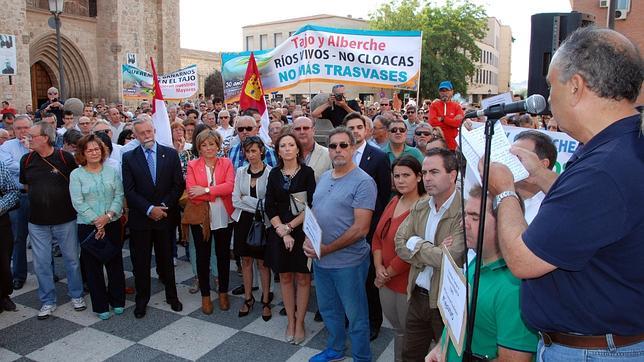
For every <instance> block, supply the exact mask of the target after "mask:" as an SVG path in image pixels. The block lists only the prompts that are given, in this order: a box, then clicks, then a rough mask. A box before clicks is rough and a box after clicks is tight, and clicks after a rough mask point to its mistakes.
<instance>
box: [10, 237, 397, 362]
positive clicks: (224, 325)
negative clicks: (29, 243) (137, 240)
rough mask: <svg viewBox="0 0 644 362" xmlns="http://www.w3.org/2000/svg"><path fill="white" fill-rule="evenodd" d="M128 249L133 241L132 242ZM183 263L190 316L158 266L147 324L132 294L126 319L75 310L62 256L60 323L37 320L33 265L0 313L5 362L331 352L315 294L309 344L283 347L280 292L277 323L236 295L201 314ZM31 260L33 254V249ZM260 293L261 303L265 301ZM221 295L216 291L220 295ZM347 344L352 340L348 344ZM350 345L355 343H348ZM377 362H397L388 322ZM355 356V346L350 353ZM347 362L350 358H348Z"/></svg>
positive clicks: (270, 357) (181, 281)
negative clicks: (166, 287) (171, 297)
mask: <svg viewBox="0 0 644 362" xmlns="http://www.w3.org/2000/svg"><path fill="white" fill-rule="evenodd" d="M126 245H127V243H126ZM179 253H180V259H179V263H178V265H177V267H176V268H175V274H176V280H177V292H178V294H179V299H180V300H181V302H182V303H183V311H181V312H174V311H172V310H171V309H170V306H169V305H168V304H166V303H165V301H164V299H165V298H164V292H163V285H162V284H161V283H160V282H159V280H158V279H157V278H156V276H157V275H156V270H155V265H154V258H153V260H152V271H151V273H152V275H153V280H152V298H151V300H150V303H149V305H148V309H147V314H146V316H145V318H143V319H135V318H134V314H133V309H134V296H133V295H127V300H126V310H125V313H124V314H123V315H120V316H112V318H111V319H109V320H106V321H102V320H100V319H98V318H97V317H96V315H95V314H94V313H92V312H91V305H90V302H91V301H90V298H89V294H88V295H86V296H85V300H86V302H87V303H88V308H87V310H85V311H83V312H76V311H74V310H73V308H72V306H71V303H70V298H69V297H68V296H67V288H66V284H65V281H66V280H65V279H63V278H64V273H65V268H64V265H63V263H62V260H61V259H62V258H55V263H56V274H57V275H58V276H60V277H61V281H60V282H58V283H56V290H57V296H58V309H57V310H56V311H55V312H54V314H53V317H50V318H49V319H47V320H43V321H40V320H37V318H36V314H37V312H38V309H39V308H40V306H41V305H40V300H39V299H38V291H37V281H36V278H35V276H34V275H33V273H32V271H33V269H32V264H31V262H30V263H29V268H30V269H29V270H30V273H29V276H28V278H27V282H26V283H25V286H24V287H23V288H22V289H20V290H18V291H15V292H14V294H13V295H12V296H11V297H12V300H13V301H14V302H15V303H16V304H17V306H18V311H17V312H6V311H5V312H2V313H0V362H4V361H15V360H18V361H31V360H33V361H65V362H69V361H103V360H108V361H137V362H142V361H152V360H154V361H184V360H200V361H244V362H251V361H308V358H309V357H311V356H313V355H314V354H316V353H318V352H319V351H320V350H322V349H324V347H325V345H326V338H327V333H326V329H325V328H324V323H320V322H315V321H314V320H313V316H314V313H315V310H316V309H317V305H316V298H315V288H312V292H311V300H310V302H309V308H308V312H307V315H306V328H307V339H306V340H305V342H304V343H302V345H300V346H295V345H291V344H289V343H286V342H284V340H283V339H284V331H285V329H286V317H284V316H280V315H279V310H280V309H281V307H282V305H281V294H280V290H279V284H277V285H275V286H274V289H275V290H274V292H275V302H274V303H276V304H275V305H274V306H273V318H272V319H271V320H270V321H269V322H264V321H263V320H262V318H261V304H260V303H256V305H255V307H254V308H253V310H252V312H251V313H250V314H249V315H248V316H246V317H243V318H239V317H237V311H238V310H239V308H240V307H241V305H242V303H243V298H241V297H236V296H232V295H231V296H230V304H231V308H230V310H229V311H226V312H222V311H220V310H219V309H218V308H217V306H218V303H217V301H216V300H215V301H214V304H215V311H214V313H213V314H211V315H205V314H203V313H202V312H201V298H200V295H199V293H197V294H189V293H188V289H189V286H190V285H191V284H192V282H193V278H194V277H193V275H192V270H191V267H190V263H189V262H188V261H187V258H186V257H185V255H183V254H184V253H183V248H182V247H179ZM28 258H29V259H28V260H29V261H30V260H31V252H30V251H29V257H28ZM123 258H124V259H123V262H124V268H125V274H126V285H127V286H134V277H133V276H132V264H131V261H130V257H129V250H128V249H127V248H125V249H124V250H123ZM239 284H241V278H240V277H239V276H238V275H237V273H236V272H235V267H234V266H233V267H231V281H230V285H231V288H234V287H235V286H237V285H239ZM258 294H259V293H258V292H255V298H256V299H257V298H258V296H259V295H258ZM213 296H216V293H213ZM347 343H348V342H347ZM348 345H349V343H348ZM371 350H372V353H373V357H374V361H393V359H394V354H393V331H392V330H391V326H390V325H389V324H388V323H387V321H386V320H385V324H384V325H383V328H382V329H381V332H380V336H379V337H378V339H376V340H375V341H373V342H372V343H371ZM347 356H350V346H349V347H348V348H347ZM347 360H351V359H350V358H347Z"/></svg>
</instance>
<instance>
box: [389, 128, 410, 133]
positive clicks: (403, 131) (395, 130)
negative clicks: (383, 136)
mask: <svg viewBox="0 0 644 362" xmlns="http://www.w3.org/2000/svg"><path fill="white" fill-rule="evenodd" d="M389 132H391V133H406V132H407V130H406V129H404V128H402V127H393V128H390V129H389Z"/></svg>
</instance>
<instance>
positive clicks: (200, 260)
mask: <svg viewBox="0 0 644 362" xmlns="http://www.w3.org/2000/svg"><path fill="white" fill-rule="evenodd" d="M194 147H197V149H198V150H199V158H197V159H195V160H192V161H190V162H189V163H188V172H187V175H186V190H187V191H188V197H189V198H190V201H189V202H191V203H194V204H199V203H202V202H207V203H208V206H209V209H210V220H209V224H210V225H203V226H202V225H191V226H190V227H191V229H192V236H193V238H194V243H195V250H196V254H197V255H196V257H197V276H198V278H199V288H200V289H201V310H202V311H203V312H204V313H205V314H211V313H212V311H213V306H212V301H211V300H210V280H209V275H210V267H209V262H210V249H211V245H210V242H211V240H212V238H213V237H214V239H215V241H214V242H215V253H216V254H217V269H218V274H219V309H221V310H228V309H230V302H229V300H228V278H229V272H230V238H231V234H232V219H231V215H232V213H233V210H234V209H233V201H232V194H233V188H234V186H235V169H234V168H233V165H232V163H231V162H230V160H229V159H227V158H224V157H217V152H219V149H220V148H221V136H220V135H219V133H217V132H216V131H212V130H204V131H202V132H201V133H199V135H197V138H196V144H195V145H194ZM207 223H208V222H207ZM207 223H206V224H207ZM208 226H209V227H210V233H207V232H206V234H209V235H210V237H208V240H204V237H203V235H204V230H203V229H202V228H204V227H208Z"/></svg>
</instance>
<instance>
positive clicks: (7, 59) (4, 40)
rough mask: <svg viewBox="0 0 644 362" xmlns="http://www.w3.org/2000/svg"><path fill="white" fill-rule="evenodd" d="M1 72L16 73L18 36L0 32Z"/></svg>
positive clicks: (2, 73) (6, 73) (5, 73)
mask: <svg viewBox="0 0 644 362" xmlns="http://www.w3.org/2000/svg"><path fill="white" fill-rule="evenodd" d="M0 74H1V75H16V36H15V35H9V34H0Z"/></svg>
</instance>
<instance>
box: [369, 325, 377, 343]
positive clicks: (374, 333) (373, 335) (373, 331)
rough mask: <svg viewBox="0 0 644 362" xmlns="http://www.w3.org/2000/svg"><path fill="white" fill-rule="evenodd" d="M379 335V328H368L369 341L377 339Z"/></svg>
mask: <svg viewBox="0 0 644 362" xmlns="http://www.w3.org/2000/svg"><path fill="white" fill-rule="evenodd" d="M379 334H380V328H370V330H369V340H370V341H373V340H374V339H376V338H378V335H379Z"/></svg>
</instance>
